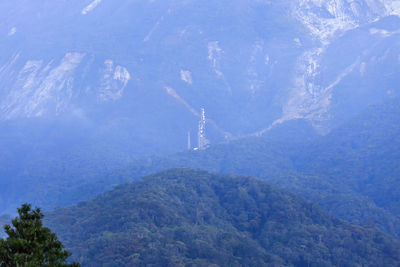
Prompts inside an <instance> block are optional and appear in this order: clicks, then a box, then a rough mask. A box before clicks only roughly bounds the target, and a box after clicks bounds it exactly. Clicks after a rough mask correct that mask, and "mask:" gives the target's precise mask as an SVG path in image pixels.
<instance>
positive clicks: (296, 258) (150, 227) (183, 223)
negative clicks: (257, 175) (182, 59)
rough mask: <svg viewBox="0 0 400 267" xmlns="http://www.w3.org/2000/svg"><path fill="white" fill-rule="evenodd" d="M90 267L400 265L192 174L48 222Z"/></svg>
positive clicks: (313, 217)
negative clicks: (104, 266)
mask: <svg viewBox="0 0 400 267" xmlns="http://www.w3.org/2000/svg"><path fill="white" fill-rule="evenodd" d="M46 218H47V224H48V225H49V226H50V227H51V228H52V229H54V230H55V231H56V232H57V233H58V235H59V237H60V239H61V240H62V242H63V243H64V244H66V247H67V248H68V249H69V250H71V252H72V253H73V254H72V255H73V258H74V260H79V261H81V263H82V265H83V266H100V265H107V266H108V265H109V266H128V265H136V266H149V265H157V266H171V265H173V266H180V265H185V266H193V265H196V266H210V264H215V265H219V266H243V265H245V266H262V265H263V266H265V265H271V266H278V265H279V266H314V265H315V266H317V265H318V266H338V265H340V266H356V265H362V266H395V265H396V264H399V263H400V258H399V255H400V243H399V242H398V241H395V240H393V239H390V238H389V237H387V236H385V235H383V234H381V233H379V232H377V231H376V230H374V229H372V228H371V229H366V228H361V227H358V226H355V225H352V224H349V223H347V222H344V221H341V220H338V219H336V218H334V217H332V216H331V215H329V214H328V213H326V212H324V211H323V210H322V209H320V208H319V207H318V206H317V205H315V204H312V203H311V202H308V201H305V200H303V199H301V198H299V197H296V196H294V195H292V194H289V193H286V192H284V191H281V190H279V189H277V188H275V187H273V186H271V185H269V184H268V183H266V182H263V181H260V180H257V179H254V178H249V177H241V176H224V175H217V174H209V173H206V172H202V171H192V170H188V169H174V170H169V171H165V172H161V173H158V174H154V175H151V176H148V177H145V178H144V179H142V180H140V181H137V182H134V183H133V184H129V185H123V186H119V187H117V188H116V189H114V190H113V191H111V192H108V193H105V194H103V195H101V196H99V197H98V198H96V199H95V200H92V201H89V202H84V203H80V204H79V205H78V206H75V207H70V208H63V209H58V210H56V211H54V212H51V213H49V214H47V216H46Z"/></svg>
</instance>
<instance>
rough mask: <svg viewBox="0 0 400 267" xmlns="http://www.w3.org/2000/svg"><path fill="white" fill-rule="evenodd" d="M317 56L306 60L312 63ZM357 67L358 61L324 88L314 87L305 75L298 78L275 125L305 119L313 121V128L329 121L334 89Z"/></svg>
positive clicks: (360, 65)
mask: <svg viewBox="0 0 400 267" xmlns="http://www.w3.org/2000/svg"><path fill="white" fill-rule="evenodd" d="M317 55H318V54H316V55H309V57H308V60H310V61H312V60H313V59H312V57H313V56H317ZM305 60H307V56H306V57H305ZM357 66H358V67H359V68H362V63H360V60H359V59H357V60H356V61H355V62H354V63H352V64H351V65H350V66H348V67H347V68H346V69H345V70H344V71H343V72H341V73H340V74H339V75H338V76H337V77H336V78H335V80H333V81H332V82H331V83H330V84H329V85H328V86H326V87H321V86H320V85H316V84H315V83H313V81H312V80H309V78H310V77H308V76H307V75H304V76H303V78H302V79H301V78H298V80H297V81H296V82H297V86H298V87H297V88H295V89H294V90H293V91H292V95H291V98H290V99H289V101H288V103H287V104H286V105H285V106H284V107H283V117H282V118H280V119H279V120H277V121H276V122H275V123H281V122H283V121H287V120H291V119H298V118H305V119H309V120H311V121H313V122H314V126H316V127H318V126H319V122H323V121H325V120H327V119H329V114H328V110H329V108H330V105H331V98H332V93H333V90H334V88H335V87H336V86H337V85H338V84H339V83H340V82H341V81H342V80H343V79H344V78H345V77H346V76H348V75H349V74H350V73H352V72H353V71H354V70H355V69H356V67H357ZM323 130H325V129H322V131H323Z"/></svg>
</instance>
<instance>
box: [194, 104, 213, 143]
mask: <svg viewBox="0 0 400 267" xmlns="http://www.w3.org/2000/svg"><path fill="white" fill-rule="evenodd" d="M197 138H198V139H197V142H198V149H200V150H202V149H206V148H207V145H208V144H209V143H210V142H209V141H208V140H207V138H206V112H205V111H204V108H201V117H200V121H199V131H198V133H197Z"/></svg>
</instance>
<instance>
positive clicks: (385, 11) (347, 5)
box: [276, 0, 400, 124]
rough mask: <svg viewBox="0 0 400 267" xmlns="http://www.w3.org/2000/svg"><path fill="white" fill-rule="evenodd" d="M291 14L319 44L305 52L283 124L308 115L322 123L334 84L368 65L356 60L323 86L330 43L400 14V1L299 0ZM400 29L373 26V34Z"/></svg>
mask: <svg viewBox="0 0 400 267" xmlns="http://www.w3.org/2000/svg"><path fill="white" fill-rule="evenodd" d="M290 12H291V14H292V15H293V16H294V17H295V18H297V20H299V21H300V22H301V23H302V24H303V25H304V26H305V27H306V28H307V29H308V30H309V32H310V34H311V37H313V39H314V40H316V41H318V43H319V45H317V46H316V47H314V48H312V49H310V50H308V51H305V52H304V53H303V54H302V56H301V57H299V59H298V62H297V66H296V74H295V77H294V78H293V87H292V89H291V90H290V93H289V98H288V100H287V102H286V104H285V105H284V108H283V116H282V117H281V118H280V119H278V120H277V121H276V123H280V122H282V121H285V120H290V119H295V118H307V119H310V120H312V121H314V122H316V123H317V124H318V122H320V121H323V120H328V119H330V117H329V114H328V111H329V107H330V105H331V102H330V99H331V96H332V94H333V90H334V87H335V86H336V85H337V84H338V83H339V82H340V81H341V80H342V79H343V78H344V77H345V76H347V75H348V74H349V73H350V72H351V71H353V69H354V68H355V67H356V66H359V65H360V68H359V70H360V74H361V75H363V74H364V72H365V64H361V63H359V62H355V63H354V64H352V65H350V66H349V67H348V68H346V69H344V70H342V72H341V74H340V75H339V76H338V77H337V79H336V80H335V81H332V83H331V84H330V85H329V86H327V87H325V88H321V85H320V84H319V83H320V82H319V81H318V80H316V78H317V77H318V75H319V74H320V72H321V70H320V69H321V67H320V60H321V58H322V54H323V53H324V51H325V50H326V49H327V47H328V46H329V45H330V43H331V42H332V41H334V40H336V39H337V38H339V37H340V36H342V35H343V34H344V33H345V32H347V31H349V30H352V29H355V28H357V27H360V26H363V25H367V24H369V23H372V22H374V21H377V20H379V19H381V18H384V17H386V16H390V15H400V1H398V0H396V1H391V0H360V1H353V0H299V1H296V2H295V3H294V4H293V5H292V9H291V11H290ZM398 33H399V32H397V31H395V32H390V31H388V30H384V29H376V28H373V29H371V30H370V34H371V35H374V34H377V35H381V36H382V37H390V36H392V35H394V34H398Z"/></svg>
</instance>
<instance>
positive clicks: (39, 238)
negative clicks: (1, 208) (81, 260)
mask: <svg viewBox="0 0 400 267" xmlns="http://www.w3.org/2000/svg"><path fill="white" fill-rule="evenodd" d="M18 214H19V216H18V217H16V218H15V219H14V220H12V226H11V225H5V226H4V230H5V232H6V234H7V235H8V237H7V239H0V266H4V267H14V266H18V267H19V266H21V267H42V266H52V267H64V266H65V267H66V266H72V267H77V266H79V264H78V263H72V264H69V263H66V260H67V258H68V257H69V256H70V255H71V254H70V253H69V252H68V251H66V250H64V247H63V245H62V243H61V242H60V241H59V240H58V239H57V236H56V235H55V234H54V233H52V232H51V230H50V229H49V228H46V227H43V223H42V218H43V216H44V215H43V213H42V212H41V211H40V209H39V208H36V209H34V210H32V209H31V205H30V204H24V205H22V207H21V208H19V209H18Z"/></svg>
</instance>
